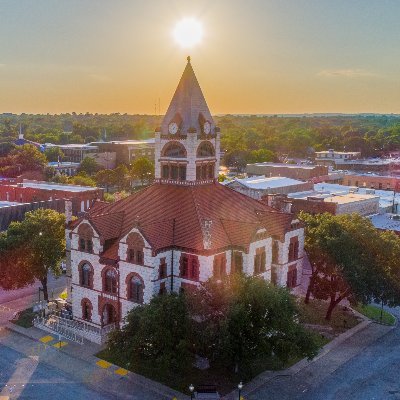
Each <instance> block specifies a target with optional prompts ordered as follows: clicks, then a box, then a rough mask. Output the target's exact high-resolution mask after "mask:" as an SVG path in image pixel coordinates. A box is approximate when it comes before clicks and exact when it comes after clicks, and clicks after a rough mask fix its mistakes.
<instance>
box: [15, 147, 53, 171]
mask: <svg viewBox="0 0 400 400" xmlns="http://www.w3.org/2000/svg"><path fill="white" fill-rule="evenodd" d="M11 157H12V158H13V162H15V163H16V164H19V165H21V172H22V171H33V170H35V171H43V170H44V168H45V167H46V165H47V159H46V156H45V155H44V154H43V153H41V152H40V151H39V150H38V149H37V148H36V147H35V146H33V145H32V144H24V145H23V146H19V147H17V148H16V149H15V150H13V151H12V152H11Z"/></svg>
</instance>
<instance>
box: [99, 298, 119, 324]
mask: <svg viewBox="0 0 400 400" xmlns="http://www.w3.org/2000/svg"><path fill="white" fill-rule="evenodd" d="M101 322H102V325H103V326H105V325H109V324H113V323H114V322H117V311H116V310H115V307H114V306H113V305H112V304H108V303H107V304H105V305H104V308H103V312H102V314H101Z"/></svg>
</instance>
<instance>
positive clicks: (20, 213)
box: [0, 199, 65, 231]
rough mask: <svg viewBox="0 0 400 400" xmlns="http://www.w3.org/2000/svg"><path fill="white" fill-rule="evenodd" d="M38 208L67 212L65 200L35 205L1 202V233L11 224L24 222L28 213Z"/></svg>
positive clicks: (34, 203)
mask: <svg viewBox="0 0 400 400" xmlns="http://www.w3.org/2000/svg"><path fill="white" fill-rule="evenodd" d="M38 208H49V209H52V210H55V211H58V212H59V213H63V212H64V211H65V200H64V199H59V200H47V201H37V202H33V203H16V202H10V201H0V231H5V230H7V228H8V227H9V225H10V224H11V222H14V221H22V220H23V219H24V216H25V213H26V212H28V211H34V210H37V209H38Z"/></svg>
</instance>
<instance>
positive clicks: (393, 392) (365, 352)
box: [246, 308, 400, 400]
mask: <svg viewBox="0 0 400 400" xmlns="http://www.w3.org/2000/svg"><path fill="white" fill-rule="evenodd" d="M391 312H392V313H393V314H395V315H396V316H397V317H398V318H399V317H400V310H399V308H397V309H395V310H393V309H392V310H391ZM381 328H383V329H385V328H384V327H382V326H380V325H378V324H371V325H370V326H369V327H367V328H366V329H365V330H363V331H361V332H359V333H358V334H357V335H355V336H353V337H352V338H350V339H348V340H347V341H346V342H344V343H343V344H342V345H341V346H339V347H338V348H337V349H335V350H332V351H331V352H330V353H328V354H327V355H326V356H324V357H322V358H320V359H319V360H317V361H315V362H314V363H312V364H310V366H309V367H307V368H304V369H303V370H301V371H299V372H298V373H297V374H296V375H294V376H281V377H277V378H275V379H273V380H271V381H270V382H268V383H266V384H265V385H263V386H261V387H259V388H257V389H256V390H254V391H253V392H252V393H250V394H248V395H247V396H246V399H249V400H255V399H259V400H261V399H262V400H264V399H265V400H267V399H268V400H275V399H280V400H285V399H297V400H333V399H335V400H339V399H343V400H347V399H351V400H381V399H382V400H384V399H385V400H391V399H393V400H394V399H400V381H399V370H400V327H399V326H397V327H396V328H395V329H393V330H390V331H388V333H386V334H384V335H382V336H381V337H380V338H379V339H377V340H374V341H372V342H370V341H371V339H372V338H373V337H374V335H375V334H377V332H378V330H379V329H381ZM382 332H384V331H382Z"/></svg>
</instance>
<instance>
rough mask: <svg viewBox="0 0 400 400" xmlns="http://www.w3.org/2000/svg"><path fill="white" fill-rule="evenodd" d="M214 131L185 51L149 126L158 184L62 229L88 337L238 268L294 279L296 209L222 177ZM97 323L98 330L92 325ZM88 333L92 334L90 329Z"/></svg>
mask: <svg viewBox="0 0 400 400" xmlns="http://www.w3.org/2000/svg"><path fill="white" fill-rule="evenodd" d="M219 154H220V131H219V128H218V127H216V126H215V123H214V120H213V118H212V116H211V114H210V111H209V109H208V106H207V103H206V101H205V99H204V97H203V93H202V91H201V89H200V86H199V83H198V81H197V79H196V76H195V74H194V71H193V69H192V65H191V63H190V58H188V63H187V65H186V68H185V70H184V72H183V75H182V77H181V80H180V82H179V84H178V87H177V89H176V91H175V94H174V96H173V98H172V101H171V103H170V106H169V108H168V111H167V113H166V115H165V117H164V119H163V122H162V124H161V127H160V128H158V129H157V130H156V132H155V178H156V179H155V183H154V184H153V185H151V186H149V187H147V188H145V189H143V190H141V191H139V192H136V193H134V194H132V195H131V196H129V197H127V198H125V199H123V200H120V201H117V202H115V203H112V204H106V203H103V202H100V201H99V202H97V203H95V205H94V206H93V207H92V208H91V209H90V210H88V212H87V213H86V214H85V215H84V216H83V217H82V218H80V219H78V220H76V221H73V222H71V223H70V224H69V225H68V229H67V238H68V248H69V252H70V253H69V256H68V258H69V263H70V268H71V275H72V293H71V297H72V310H73V317H74V320H75V322H76V323H77V324H79V323H80V322H81V323H82V324H84V326H86V327H87V326H88V325H90V326H92V327H93V329H92V330H90V329H87V328H85V329H86V331H87V332H88V336H87V337H88V338H90V340H93V341H98V342H100V341H101V340H102V336H101V333H102V330H103V329H104V330H105V331H108V328H109V327H110V326H111V327H113V326H120V324H121V322H122V320H123V318H124V317H125V316H126V314H127V312H128V311H129V310H131V309H132V308H133V307H135V306H137V305H138V304H142V303H148V302H149V301H150V299H151V298H152V297H153V296H157V295H160V294H163V293H166V292H172V291H173V292H180V291H190V290H192V289H193V288H194V287H196V286H197V285H198V284H199V282H203V281H206V280H208V279H209V278H214V279H218V280H223V279H224V277H225V276H226V275H228V274H232V273H234V272H239V271H241V272H244V273H245V274H248V275H256V276H259V277H261V278H263V279H265V280H267V281H272V282H273V283H275V284H277V285H281V286H289V287H295V286H297V285H298V284H299V283H300V278H301V274H302V264H303V260H302V257H303V246H304V229H303V227H302V226H301V224H300V223H299V221H298V220H296V219H295V218H294V216H293V215H292V214H289V213H284V212H280V211H277V210H275V209H273V208H272V207H269V206H268V205H266V204H264V203H262V202H260V201H258V200H255V199H252V198H250V197H248V196H245V195H243V194H241V193H238V192H236V191H234V190H232V189H230V188H228V187H225V186H223V185H221V184H219V183H218V181H217V177H218V167H219ZM96 329H98V330H96ZM93 332H98V333H99V334H98V335H97V336H96V335H94V334H93Z"/></svg>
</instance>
